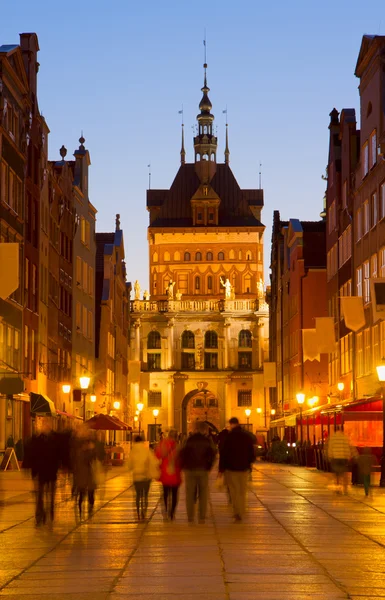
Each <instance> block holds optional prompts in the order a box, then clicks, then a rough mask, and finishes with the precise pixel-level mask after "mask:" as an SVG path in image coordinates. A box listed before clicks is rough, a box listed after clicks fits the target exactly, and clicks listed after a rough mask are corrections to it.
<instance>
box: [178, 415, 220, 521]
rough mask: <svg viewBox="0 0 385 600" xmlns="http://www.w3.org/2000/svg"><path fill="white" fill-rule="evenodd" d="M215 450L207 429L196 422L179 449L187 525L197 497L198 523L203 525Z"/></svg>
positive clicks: (204, 424) (202, 423) (191, 516)
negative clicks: (192, 431)
mask: <svg viewBox="0 0 385 600" xmlns="http://www.w3.org/2000/svg"><path fill="white" fill-rule="evenodd" d="M215 456H216V449H215V446H214V444H213V442H212V441H211V439H210V438H209V436H208V427H207V425H206V423H204V422H203V421H197V423H196V429H195V432H194V433H193V434H192V435H191V436H190V437H189V438H187V440H186V443H185V445H184V446H183V448H181V451H180V455H179V460H180V465H181V468H182V470H183V471H184V474H185V482H186V509H187V518H188V521H189V523H192V522H193V521H194V513H195V502H196V499H197V494H198V497H199V522H200V523H204V522H205V519H206V512H207V502H208V489H209V472H210V471H211V469H212V468H213V465H214V461H215Z"/></svg>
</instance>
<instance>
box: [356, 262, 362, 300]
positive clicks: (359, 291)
mask: <svg viewBox="0 0 385 600" xmlns="http://www.w3.org/2000/svg"><path fill="white" fill-rule="evenodd" d="M356 282H357V296H362V267H358V268H357V269H356Z"/></svg>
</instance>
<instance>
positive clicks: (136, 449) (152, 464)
mask: <svg viewBox="0 0 385 600" xmlns="http://www.w3.org/2000/svg"><path fill="white" fill-rule="evenodd" d="M134 442H135V443H134V445H133V446H132V449H131V452H130V455H129V457H128V461H127V468H128V470H129V471H132V479H133V482H134V487H135V493H136V512H137V515H138V520H140V519H145V518H146V517H147V509H148V494H149V491H150V485H151V480H152V479H159V476H160V470H159V461H158V459H157V458H156V456H155V454H154V452H153V451H152V450H151V449H150V448H149V447H148V446H146V444H145V443H144V441H143V439H142V437H141V436H140V435H137V436H136V437H135V438H134Z"/></svg>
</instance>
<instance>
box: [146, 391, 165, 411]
mask: <svg viewBox="0 0 385 600" xmlns="http://www.w3.org/2000/svg"><path fill="white" fill-rule="evenodd" d="M147 406H148V408H155V407H160V406H162V392H158V391H154V390H149V392H148V399H147Z"/></svg>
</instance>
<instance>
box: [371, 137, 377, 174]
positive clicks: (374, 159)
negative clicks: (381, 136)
mask: <svg viewBox="0 0 385 600" xmlns="http://www.w3.org/2000/svg"><path fill="white" fill-rule="evenodd" d="M376 162H377V132H376V130H374V131H373V132H372V133H371V135H370V168H371V169H372V168H373V167H374V166H375V164H376Z"/></svg>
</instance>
